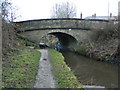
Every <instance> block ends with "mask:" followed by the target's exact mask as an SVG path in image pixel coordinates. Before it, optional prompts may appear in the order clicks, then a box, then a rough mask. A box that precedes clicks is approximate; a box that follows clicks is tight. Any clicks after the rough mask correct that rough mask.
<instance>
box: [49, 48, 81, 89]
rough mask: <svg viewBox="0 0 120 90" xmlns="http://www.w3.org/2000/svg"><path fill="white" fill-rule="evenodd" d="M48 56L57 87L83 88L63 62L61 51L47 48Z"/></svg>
mask: <svg viewBox="0 0 120 90" xmlns="http://www.w3.org/2000/svg"><path fill="white" fill-rule="evenodd" d="M49 58H50V62H51V66H52V67H51V68H52V72H53V75H54V77H55V80H56V82H57V88H83V85H82V84H81V83H80V82H78V80H77V78H76V76H75V75H74V74H73V72H72V71H71V69H70V68H69V67H68V65H67V64H66V63H65V61H64V57H63V55H62V54H61V53H59V52H58V51H56V50H49Z"/></svg>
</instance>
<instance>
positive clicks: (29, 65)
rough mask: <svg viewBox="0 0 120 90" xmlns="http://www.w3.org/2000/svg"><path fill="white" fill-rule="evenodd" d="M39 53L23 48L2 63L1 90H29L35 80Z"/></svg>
mask: <svg viewBox="0 0 120 90" xmlns="http://www.w3.org/2000/svg"><path fill="white" fill-rule="evenodd" d="M39 58H40V52H38V51H36V50H33V49H30V48H23V49H22V50H19V51H17V52H16V53H15V52H14V53H13V54H12V56H11V58H10V60H8V62H4V63H3V67H2V69H3V83H4V84H3V85H2V87H3V88H30V87H33V84H34V82H35V79H36V75H37V71H38V65H39Z"/></svg>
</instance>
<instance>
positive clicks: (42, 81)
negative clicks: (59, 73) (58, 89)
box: [34, 49, 55, 88]
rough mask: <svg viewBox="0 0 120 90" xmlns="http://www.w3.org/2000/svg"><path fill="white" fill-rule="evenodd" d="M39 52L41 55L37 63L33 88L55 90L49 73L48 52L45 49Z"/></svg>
mask: <svg viewBox="0 0 120 90" xmlns="http://www.w3.org/2000/svg"><path fill="white" fill-rule="evenodd" d="M39 51H40V52H41V54H42V55H41V58H40V62H39V70H38V75H37V77H36V83H35V85H34V88H55V80H54V79H53V75H52V72H51V65H50V61H49V59H48V51H47V50H45V49H42V50H39Z"/></svg>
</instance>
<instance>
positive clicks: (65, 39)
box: [49, 32, 77, 51]
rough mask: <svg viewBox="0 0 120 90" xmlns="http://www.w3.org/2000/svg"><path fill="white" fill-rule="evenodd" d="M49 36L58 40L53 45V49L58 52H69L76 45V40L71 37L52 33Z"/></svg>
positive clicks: (60, 33) (61, 33)
mask: <svg viewBox="0 0 120 90" xmlns="http://www.w3.org/2000/svg"><path fill="white" fill-rule="evenodd" d="M49 35H54V36H55V37H57V38H58V41H57V42H56V43H55V48H56V49H57V50H58V51H65V50H70V49H72V48H73V47H75V46H76V45H77V40H76V39H75V37H73V36H72V35H69V34H66V33H63V32H52V33H49Z"/></svg>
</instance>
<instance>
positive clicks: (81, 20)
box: [14, 18, 109, 23]
mask: <svg viewBox="0 0 120 90" xmlns="http://www.w3.org/2000/svg"><path fill="white" fill-rule="evenodd" d="M50 20H51V21H52V20H81V21H82V20H83V21H104V22H108V21H109V20H101V19H79V18H48V19H34V20H25V21H18V22H14V23H23V22H31V21H50Z"/></svg>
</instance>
